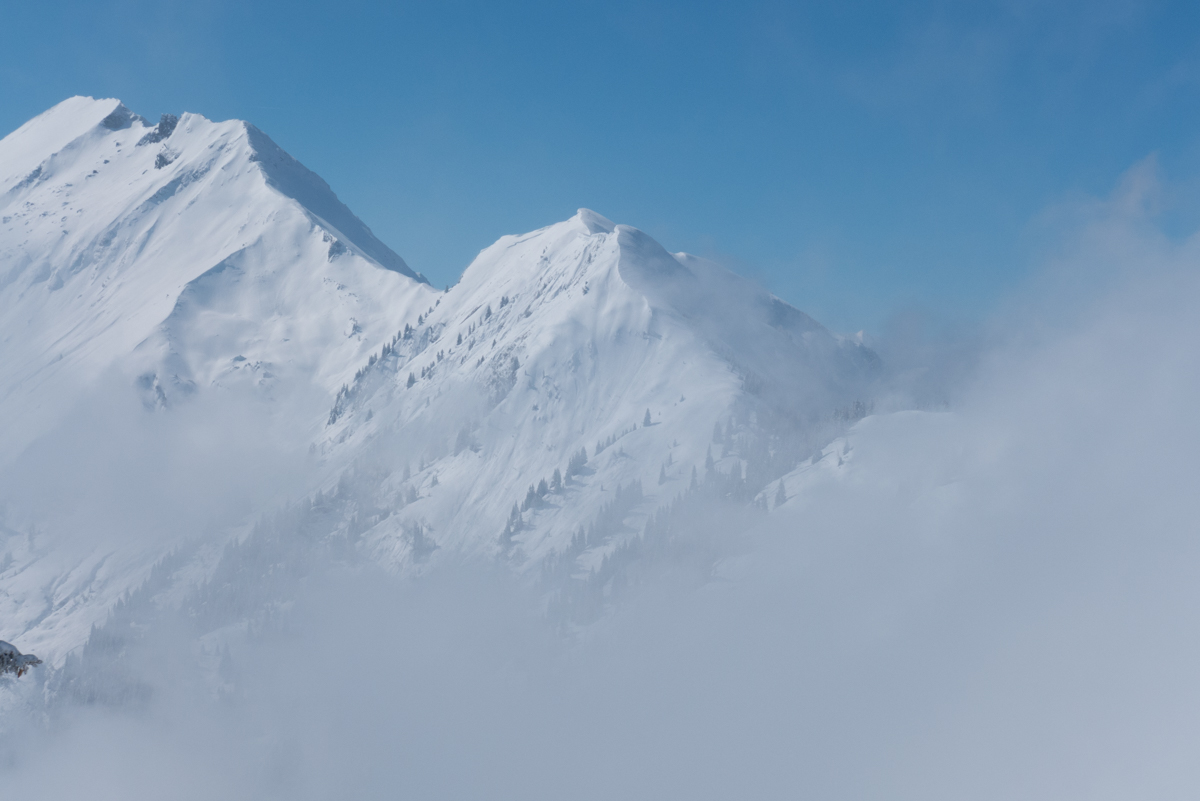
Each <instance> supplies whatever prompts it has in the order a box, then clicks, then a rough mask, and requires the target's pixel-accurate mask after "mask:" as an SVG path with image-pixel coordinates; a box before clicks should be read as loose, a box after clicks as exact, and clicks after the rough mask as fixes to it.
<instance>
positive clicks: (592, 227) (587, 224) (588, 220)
mask: <svg viewBox="0 0 1200 801" xmlns="http://www.w3.org/2000/svg"><path fill="white" fill-rule="evenodd" d="M571 219H572V220H573V221H576V222H578V223H579V224H580V225H582V226H583V227H584V228H586V229H587V232H588V233H589V234H611V233H612V232H613V229H615V228H616V225H614V224H613V222H612V220H610V219H608V218H607V217H605V216H603V215H601V214H597V213H596V212H594V211H592V210H591V209H579V210H578V211H577V212H575V216H574V217H572V218H571Z"/></svg>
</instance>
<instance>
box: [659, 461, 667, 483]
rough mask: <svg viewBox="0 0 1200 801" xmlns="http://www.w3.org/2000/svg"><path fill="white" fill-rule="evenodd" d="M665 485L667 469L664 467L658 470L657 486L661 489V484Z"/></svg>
mask: <svg viewBox="0 0 1200 801" xmlns="http://www.w3.org/2000/svg"><path fill="white" fill-rule="evenodd" d="M666 483H667V468H666V466H665V465H664V466H663V467H660V468H658V486H660V487H661V486H662V485H663V484H666Z"/></svg>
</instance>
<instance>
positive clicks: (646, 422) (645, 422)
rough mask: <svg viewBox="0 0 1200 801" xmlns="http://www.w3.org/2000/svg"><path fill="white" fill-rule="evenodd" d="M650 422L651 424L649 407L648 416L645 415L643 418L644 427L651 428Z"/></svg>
mask: <svg viewBox="0 0 1200 801" xmlns="http://www.w3.org/2000/svg"><path fill="white" fill-rule="evenodd" d="M650 424H651V422H650V410H649V409H647V410H646V416H645V417H644V418H643V419H642V428H649V427H650Z"/></svg>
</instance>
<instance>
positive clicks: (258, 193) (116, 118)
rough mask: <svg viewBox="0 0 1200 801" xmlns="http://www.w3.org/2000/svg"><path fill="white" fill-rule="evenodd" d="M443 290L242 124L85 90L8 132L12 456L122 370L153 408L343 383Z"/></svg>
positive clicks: (3, 147) (1, 166)
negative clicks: (230, 388) (248, 388)
mask: <svg viewBox="0 0 1200 801" xmlns="http://www.w3.org/2000/svg"><path fill="white" fill-rule="evenodd" d="M431 294H434V293H433V292H432V290H431V289H430V288H429V287H428V286H427V285H425V284H423V283H421V282H420V279H419V276H417V275H416V274H415V273H413V272H412V271H411V270H410V269H409V268H408V267H407V265H405V264H404V262H403V260H401V259H400V257H398V256H396V255H395V254H394V253H392V252H391V251H390V250H388V248H387V247H386V246H384V245H383V244H382V243H380V242H379V241H378V240H377V239H376V238H375V237H374V236H373V235H371V233H370V231H369V230H368V229H367V228H366V227H365V226H364V225H363V224H362V223H361V222H359V221H358V220H357V219H356V218H355V217H354V216H353V215H352V214H351V213H350V212H349V210H347V209H346V208H345V206H343V205H342V204H341V203H340V202H338V200H337V198H336V197H335V196H334V195H333V193H332V192H331V191H330V190H329V188H328V186H326V185H325V183H324V182H323V181H321V179H320V178H318V177H317V176H315V175H313V174H312V173H311V172H309V171H308V170H306V169H305V168H304V167H303V166H302V165H300V164H299V163H297V162H296V161H295V160H293V159H291V158H290V157H289V156H287V154H285V153H283V151H281V150H280V149H279V148H278V147H277V146H276V145H275V144H274V143H273V142H271V140H270V139H268V138H267V137H266V136H265V135H264V134H263V133H261V132H260V131H258V130H257V129H255V128H253V127H252V126H250V125H247V124H246V123H243V122H239V121H228V122H220V123H218V122H211V121H209V120H206V119H204V118H203V117H201V116H199V115H195V114H184V115H183V117H182V118H181V119H179V120H178V122H177V123H175V121H174V120H172V119H168V118H164V120H163V121H162V122H161V123H160V124H159V125H157V126H151V125H148V124H147V123H146V121H145V120H143V119H142V118H141V117H138V116H137V115H135V114H133V113H131V112H130V111H129V110H128V109H126V108H125V107H124V106H123V105H121V104H120V102H119V101H116V100H93V99H91V98H80V97H76V98H72V99H70V100H67V101H64V102H63V103H61V104H59V105H58V106H56V107H54V108H53V109H51V110H50V111H48V112H46V113H45V114H43V115H41V116H39V117H37V118H35V119H33V120H31V121H30V122H28V123H27V124H25V125H24V126H22V127H21V128H20V129H19V130H17V131H15V132H14V133H12V134H10V135H9V136H7V137H5V138H4V139H3V140H2V141H0V308H2V309H3V310H4V313H3V315H0V417H2V418H3V419H5V420H8V421H19V424H13V425H6V426H4V427H3V428H2V429H0V453H2V454H5V455H8V456H12V455H15V454H16V453H18V452H19V451H20V449H21V448H22V447H23V446H24V445H26V444H28V442H29V441H31V440H32V439H33V438H35V437H36V436H37V435H38V434H40V433H42V432H44V431H45V430H47V429H48V428H50V427H52V426H53V425H54V422H55V421H56V420H58V419H60V418H61V417H62V416H63V415H64V414H66V413H67V410H69V409H70V408H71V407H72V406H73V405H74V404H76V403H78V402H79V399H80V398H81V397H83V396H85V395H86V394H87V392H88V388H89V387H90V386H91V385H92V384H93V383H94V382H95V381H96V379H97V378H98V377H99V376H100V375H101V374H102V373H103V372H104V371H105V370H106V369H109V368H111V367H114V366H116V367H119V368H120V369H121V370H123V371H125V372H126V373H128V374H130V375H132V377H134V378H135V379H136V380H138V382H139V385H140V386H141V387H142V389H143V391H144V394H145V396H146V398H145V399H146V401H147V402H148V403H150V404H156V403H157V404H163V403H167V402H168V401H169V399H170V398H171V397H172V396H179V395H186V394H189V393H191V392H193V391H196V390H198V389H204V388H210V387H214V386H221V385H228V384H250V385H258V386H260V387H262V388H264V389H265V390H266V391H268V392H269V391H270V389H271V387H273V386H275V385H277V384H279V383H280V382H284V383H287V382H289V381H293V380H295V381H300V382H305V383H307V382H315V383H316V384H317V385H318V386H320V387H322V388H324V389H329V388H333V389H336V387H337V386H339V385H340V383H341V382H342V381H343V380H344V379H345V377H346V375H345V374H346V371H347V370H348V369H349V370H350V371H351V372H352V371H353V369H354V368H353V364H354V363H355V361H356V360H357V359H358V358H359V357H360V356H363V355H364V354H365V353H367V352H369V351H370V350H371V349H373V348H376V347H378V345H379V342H380V341H381V339H382V337H383V336H384V332H385V331H390V330H391V329H392V328H394V327H395V324H396V322H397V321H398V320H400V319H403V318H404V316H405V315H406V312H407V311H408V310H409V309H410V308H415V307H416V306H418V305H420V304H422V303H423V302H424V301H425V299H426V297H427V296H429V295H431Z"/></svg>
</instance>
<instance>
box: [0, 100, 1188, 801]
mask: <svg viewBox="0 0 1200 801" xmlns="http://www.w3.org/2000/svg"><path fill="white" fill-rule="evenodd" d="M181 124H182V121H181ZM74 135H75V136H77V135H78V134H74ZM59 139H62V140H66V139H67V135H66V134H63V135H62V136H61V137H59ZM47 140H48V141H51V142H52V140H53V137H47ZM31 169H32V168H31ZM151 169H152V168H151ZM1081 217H1082V218H1083V219H1084V222H1085V224H1084V225H1083V226H1081V227H1080V228H1079V229H1078V230H1075V231H1072V232H1071V234H1072V236H1070V237H1066V238H1064V243H1065V244H1064V245H1063V247H1062V250H1061V251H1060V255H1059V259H1058V262H1057V263H1056V264H1053V265H1051V266H1050V267H1049V268H1047V272H1046V276H1045V277H1044V279H1043V280H1041V281H1040V282H1038V283H1036V284H1034V285H1032V286H1030V287H1029V289H1028V292H1027V294H1026V295H1025V296H1023V297H1020V298H1016V299H1014V300H1013V301H1012V302H1011V303H1010V304H1009V305H1008V307H1006V308H1005V309H1004V310H1003V314H1001V315H999V318H998V321H997V323H996V325H995V330H994V332H993V333H992V334H991V337H990V340H989V341H991V342H992V343H993V344H992V346H991V347H990V348H989V349H988V350H987V351H986V352H985V353H983V354H981V355H980V357H979V358H978V360H977V361H976V363H975V365H976V366H975V369H974V371H973V373H971V376H970V377H969V378H967V379H963V380H962V381H961V383H959V384H958V385H956V386H955V387H953V390H954V391H953V393H950V396H952V397H953V398H954V403H953V404H952V405H950V406H949V407H947V406H945V405H944V404H942V403H939V404H938V408H937V410H930V409H921V408H902V409H900V410H899V411H892V410H893V409H896V408H897V406H902V405H903V403H904V401H905V399H906V397H907V396H906V395H905V394H904V390H905V388H906V387H908V385H909V379H910V378H911V376H905V377H903V378H904V381H903V382H901V383H900V384H897V382H896V380H895V378H896V377H895V376H894V375H893V374H889V373H887V372H886V365H881V364H880V363H879V361H878V359H877V358H876V357H875V356H874V354H873V353H872V352H871V351H870V350H868V349H866V348H864V347H863V346H862V344H861V343H860V342H858V341H857V340H856V339H852V338H845V337H840V336H837V335H835V334H833V333H831V332H829V331H827V330H825V329H824V328H823V327H821V326H820V325H819V324H818V323H816V322H815V321H813V320H811V319H810V318H808V317H807V316H805V315H804V314H803V313H801V312H799V311H798V310H795V309H792V308H791V307H789V306H786V304H782V303H781V302H779V301H778V300H777V299H775V298H772V297H771V296H770V295H769V294H767V293H764V292H762V291H761V290H759V289H757V288H756V287H754V286H753V285H752V284H750V283H748V282H745V281H743V280H742V279H740V278H738V277H737V276H734V275H731V274H729V273H727V272H725V271H723V270H722V269H721V268H720V267H718V266H717V265H713V264H710V263H708V262H705V261H703V260H699V259H696V258H694V257H691V256H687V255H684V254H670V253H667V252H666V251H665V250H663V249H662V248H661V247H660V246H658V245H657V244H656V243H654V242H653V240H651V239H650V238H649V237H647V236H646V235H645V234H643V233H641V232H638V231H636V230H635V229H631V228H628V227H625V226H620V225H615V224H613V223H611V222H610V221H608V220H605V219H604V218H602V217H600V216H599V215H597V214H595V213H593V212H589V211H586V210H581V211H580V212H579V213H578V214H577V215H576V216H575V217H573V218H572V219H570V220H567V221H565V222H562V223H558V224H555V225H552V226H550V227H548V228H545V229H542V230H540V231H536V232H532V233H530V234H526V235H522V236H514V237H505V238H503V239H501V240H500V241H499V242H497V243H496V244H495V245H493V246H491V247H490V248H488V249H485V250H484V251H483V252H482V253H481V254H480V256H479V257H478V258H477V259H476V260H475V262H474V263H473V264H472V265H471V266H470V267H469V268H468V269H467V270H466V272H465V273H464V275H463V278H462V280H461V281H460V283H459V284H458V285H456V286H455V287H453V288H451V289H450V291H449V292H447V293H437V292H432V291H431V290H429V289H428V287H427V286H425V285H423V284H420V283H418V282H416V281H413V280H412V279H411V278H406V277H404V276H402V275H399V274H398V273H396V272H395V271H394V270H390V271H389V270H386V269H381V268H383V267H386V265H379V264H372V263H370V262H368V261H367V260H366V259H365V257H364V264H367V265H368V266H370V267H371V268H372V269H374V270H376V271H378V272H380V273H386V274H390V275H393V276H396V278H397V279H403V280H404V281H406V282H409V283H407V284H403V286H404V287H406V290H405V291H406V292H411V293H413V294H412V297H416V298H421V300H420V301H419V302H415V304H414V305H413V306H411V307H409V308H408V311H407V314H409V315H415V316H402V317H401V318H399V319H396V320H394V321H391V323H390V324H392V325H393V327H392V328H384V327H383V326H382V325H381V326H380V327H379V328H378V329H373V330H376V331H379V330H380V329H382V330H381V333H379V334H378V335H377V338H376V339H375V341H374V343H373V345H372V347H370V348H366V347H365V341H364V343H363V347H362V348H360V349H359V350H358V351H356V358H357V360H356V361H355V360H351V361H350V363H349V364H347V365H344V366H343V367H342V368H340V369H341V372H340V373H334V372H329V373H328V374H321V375H327V378H328V377H333V376H340V377H339V378H337V380H336V381H334V382H333V383H329V382H328V380H327V379H321V381H317V382H315V383H316V385H317V389H314V390H313V392H312V394H311V395H309V394H306V393H301V394H300V399H301V400H302V401H303V402H290V401H289V399H291V398H292V397H293V394H294V393H293V392H289V393H287V394H283V393H282V392H281V391H279V390H274V391H266V392H265V393H261V394H259V393H260V392H261V390H260V389H257V387H258V385H257V384H256V385H252V386H250V387H247V388H246V390H247V391H246V392H245V393H242V392H240V391H238V392H235V391H224V390H223V389H222V388H223V387H224V386H225V385H224V384H222V383H221V382H220V381H219V380H210V381H209V383H207V384H206V383H204V382H201V381H197V382H196V389H195V390H194V391H193V392H191V393H190V394H188V395H186V396H178V399H176V396H173V395H171V394H168V395H167V402H166V403H163V404H157V405H156V404H154V403H151V404H149V407H150V408H147V404H145V403H144V400H145V397H146V396H145V394H144V393H143V392H142V391H141V389H140V385H139V384H138V382H137V378H138V376H139V375H142V374H144V373H142V372H139V370H136V369H135V370H128V371H124V372H121V371H116V372H115V373H110V374H108V375H106V376H105V377H104V378H103V383H102V384H98V385H97V386H102V387H103V388H104V391H103V393H98V394H97V395H96V396H95V397H96V398H97V399H105V403H104V404H95V405H93V406H87V407H81V408H80V411H79V413H78V414H75V415H71V418H72V419H71V420H70V421H69V423H67V424H60V425H59V426H58V427H57V428H53V429H51V430H50V431H49V432H48V433H47V434H45V435H44V436H43V437H42V438H41V439H39V440H38V441H37V442H36V443H35V445H34V447H32V448H30V449H29V450H27V451H26V452H24V453H23V454H22V455H21V456H20V457H19V458H18V459H17V461H16V464H17V465H18V467H19V468H20V471H19V472H14V471H10V472H9V473H8V474H6V476H5V486H6V487H8V488H13V487H15V488H19V490H20V492H17V493H13V492H12V490H11V489H9V490H8V492H9V493H10V496H9V511H8V512H7V513H6V517H5V518H4V519H3V520H0V523H2V524H3V525H4V528H3V529H2V530H0V531H2V534H0V536H3V537H4V539H3V540H2V542H3V545H2V546H0V603H3V604H4V606H3V607H2V608H0V639H5V640H9V641H13V642H16V643H18V644H19V645H21V646H22V650H25V651H34V652H37V653H39V655H40V656H43V657H44V658H46V659H47V664H46V665H44V666H41V667H39V668H38V669H36V670H35V672H34V673H33V674H32V675H30V676H26V677H25V679H24V680H22V682H15V681H6V680H4V679H0V730H2V731H3V732H4V733H5V737H3V738H0V742H3V746H0V775H2V776H3V778H4V780H5V782H6V787H8V788H11V789H12V791H14V792H30V793H32V792H38V793H40V794H42V795H52V796H64V797H69V796H73V795H79V794H82V793H83V792H85V791H86V792H87V793H88V794H89V795H90V796H91V797H99V798H105V797H113V798H140V797H147V798H150V797H155V798H157V797H162V796H164V795H168V796H172V797H193V796H194V797H197V798H202V797H212V796H213V795H216V794H220V795H221V796H224V797H229V798H273V797H279V798H284V797H286V798H308V797H312V798H326V797H330V796H337V795H348V796H352V797H368V798H369V797H376V796H380V797H384V796H386V797H396V796H401V797H410V796H411V797H416V798H464V797H488V798H522V799H525V798H563V797H571V798H613V797H622V798H714V799H717V798H730V797H748V798H778V797H781V796H786V797H790V796H796V795H800V796H813V797H820V798H847V799H849V798H863V797H887V798H898V799H909V798H911V799H959V798H964V797H966V798H982V799H989V798H996V799H1000V798H1013V797H1022V798H1046V799H1050V798H1054V799H1061V798H1081V799H1082V798H1088V799H1095V798H1101V799H1103V798H1113V799H1117V798H1127V797H1129V796H1131V795H1144V794H1149V795H1152V796H1154V797H1157V798H1180V799H1182V798H1189V797H1190V796H1191V794H1192V792H1193V788H1194V787H1195V785H1196V780H1197V778H1198V777H1197V776H1196V768H1195V764H1194V759H1192V754H1193V753H1194V751H1195V747H1196V745H1197V742H1198V741H1200V729H1198V728H1197V726H1196V723H1195V721H1196V720H1197V719H1200V716H1198V715H1197V714H1196V713H1197V712H1198V711H1200V697H1198V696H1197V693H1196V691H1195V689H1194V681H1193V676H1194V675H1195V673H1196V668H1197V667H1198V664H1197V662H1198V659H1200V650H1198V649H1197V648H1196V646H1195V642H1194V638H1193V637H1191V636H1190V635H1189V634H1188V632H1190V631H1193V630H1195V628H1196V617H1197V615H1198V614H1200V595H1198V594H1197V589H1196V588H1197V587H1200V582H1197V580H1196V579H1197V570H1198V566H1200V561H1198V560H1197V553H1196V545H1197V541H1196V538H1195V530H1196V520H1197V519H1198V514H1197V512H1198V511H1200V510H1198V509H1197V508H1196V501H1195V499H1194V495H1195V493H1194V492H1193V489H1194V487H1195V486H1196V484H1197V479H1200V475H1198V474H1197V473H1198V471H1197V468H1196V466H1195V458H1194V454H1195V453H1196V451H1197V447H1198V446H1200V441H1198V440H1200V428H1198V427H1197V425H1196V422H1195V415H1194V414H1193V410H1192V405H1193V403H1192V399H1193V398H1194V397H1195V396H1196V394H1197V390H1200V387H1197V386H1196V381H1197V378H1196V377H1197V376H1200V370H1198V369H1197V368H1198V367H1200V365H1197V363H1196V361H1197V355H1196V350H1195V347H1194V344H1195V342H1196V341H1198V340H1200V331H1198V330H1197V325H1198V323H1197V321H1196V318H1195V315H1194V313H1193V310H1194V307H1195V302H1196V300H1197V299H1198V298H1200V280H1198V278H1197V271H1196V265H1197V263H1200V239H1197V238H1196V237H1192V238H1190V239H1187V240H1184V241H1173V240H1170V239H1168V238H1166V237H1165V236H1163V235H1162V234H1161V233H1159V232H1158V230H1157V229H1156V227H1155V225H1154V221H1153V220H1152V219H1149V218H1147V217H1145V216H1144V213H1143V205H1142V204H1140V203H1137V202H1131V201H1130V199H1129V198H1128V197H1127V196H1126V195H1125V194H1122V193H1120V192H1119V193H1118V194H1117V196H1115V197H1114V198H1113V199H1112V200H1110V201H1108V202H1104V203H1097V204H1094V205H1092V206H1090V207H1088V208H1087V209H1086V210H1085V211H1084V212H1083V213H1081ZM325 258H326V259H328V256H326V257H325ZM335 261H336V259H335ZM333 263H334V262H331V261H328V260H327V261H324V262H320V261H318V260H313V261H311V262H306V261H301V262H297V263H292V262H288V263H287V264H286V265H284V264H281V265H280V267H279V269H280V270H281V271H284V270H285V268H286V269H297V270H299V271H301V272H304V271H307V270H317V271H318V272H319V271H320V270H323V269H326V267H325V266H324V265H329V264H333ZM370 274H371V275H374V273H370ZM1084 279H1086V280H1084ZM389 280H390V279H389ZM1084 287H1086V289H1084ZM419 293H428V294H426V295H422V294H419ZM232 294H233V295H236V293H232ZM405 297H409V296H408V295H405ZM251 316H252V315H251ZM365 326H366V323H365V321H364V327H365ZM181 330H184V329H181ZM186 330H187V331H188V332H200V331H203V326H197V327H194V328H190V329H186ZM460 336H461V339H460ZM197 338H202V337H199V336H198V335H197V334H195V333H188V334H187V336H185V337H184V338H183V339H181V340H180V341H181V342H184V343H188V342H193V341H195V340H196V339H197ZM335 341H336V342H340V341H341V340H337V339H335ZM239 347H242V346H241V345H239ZM885 352H886V351H885ZM318 361H319V358H318V357H316V356H312V357H309V361H308V362H306V364H310V365H311V364H313V363H316V362H318ZM911 363H912V362H910V363H909V364H911ZM952 367H953V366H951V365H945V364H941V363H936V362H935V363H929V364H926V365H924V369H925V370H926V371H927V372H928V373H929V374H939V375H960V376H961V375H963V374H964V373H963V371H961V370H957V369H951V368H952ZM306 369H311V368H306ZM302 374H303V371H301V370H299V369H298V370H297V375H302ZM192 375H196V373H193V374H192ZM322 382H324V383H322ZM292 386H296V384H293V385H292ZM310 398H311V402H310V400H309V399H310ZM873 399H874V400H876V401H877V403H876V404H875V406H874V407H872V406H871V404H870V402H871V401H872V400H873ZM106 426H107V427H108V428H110V429H111V431H107V432H102V435H100V434H97V433H96V432H97V430H98V429H104V428H105V427H106ZM296 432H304V435H303V436H298V435H297V433H296ZM114 442H118V443H120V447H119V448H115V449H114V448H112V447H111V444H112V443H114ZM580 451H583V457H585V458H580V455H579V454H580ZM170 454H175V455H176V456H177V457H181V458H182V462H183V463H181V464H176V463H172V462H171V461H169V459H168V458H167V457H168V455H170ZM72 461H74V462H78V463H81V466H80V468H79V469H78V471H77V474H78V475H79V476H81V478H78V479H71V478H70V476H71V474H72V471H71V470H68V469H66V468H65V467H64V465H68V464H69V463H70V462H72ZM164 467H165V468H167V469H162V468H164ZM231 470H232V473H231ZM556 470H557V471H558V475H557V477H556V475H555V471H556ZM64 476H65V478H64ZM64 480H66V481H67V482H68V486H69V488H70V490H69V491H67V492H63V491H55V490H53V488H50V489H48V488H47V486H48V485H54V484H56V483H59V482H62V481H64ZM543 480H544V481H545V485H544V488H543V485H542V483H541V482H542V481H543ZM72 481H74V483H71V482H72ZM129 483H138V484H141V483H149V485H150V486H151V487H154V488H155V491H154V492H149V493H147V492H139V491H135V490H131V489H129V488H128V487H127V486H126V485H127V484H129ZM92 484H95V485H97V486H95V487H93V488H92V489H91V490H88V489H87V488H88V487H89V486H91V485H92ZM77 490H78V494H77ZM22 495H24V496H28V497H25V498H22V497H21V496H22ZM152 499H156V500H155V501H154V502H151V501H152ZM65 500H70V501H71V503H67V504H66V505H67V506H68V507H69V506H71V504H72V503H73V504H74V505H75V508H74V511H71V510H70V509H68V510H66V511H59V512H58V513H57V515H55V514H48V512H47V510H49V509H55V508H56V506H55V505H56V504H60V503H62V502H63V501H65ZM214 506H216V507H218V509H216V510H214V509H212V508H210V507H214ZM146 518H149V519H150V520H151V521H152V522H151V523H147V522H146ZM80 554H86V555H87V557H86V558H81V557H80ZM152 565H153V567H152ZM35 576H36V577H37V580H36V581H34V580H33V578H32V577H35ZM116 587H120V588H121V589H120V590H119V591H115V592H114V591H113V588H116ZM126 590H128V593H127V594H126ZM10 621H17V622H16V624H15V625H14V624H13V623H11V622H10ZM85 621H86V622H85ZM92 622H96V623H98V624H103V625H99V626H98V627H97V628H96V629H95V630H92V629H91V628H90V626H91V623H92ZM39 638H40V639H39ZM29 641H32V642H33V643H34V644H35V646H36V647H34V646H29V645H27V642H29ZM39 649H42V650H44V652H42V650H39ZM31 678H32V679H34V680H33V681H30V679H31Z"/></svg>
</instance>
